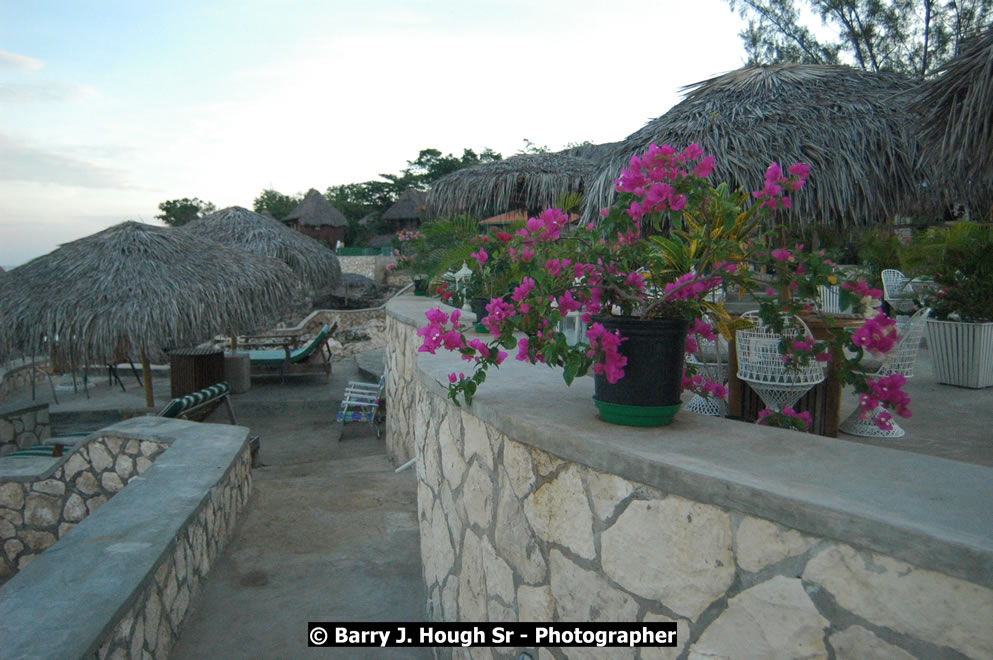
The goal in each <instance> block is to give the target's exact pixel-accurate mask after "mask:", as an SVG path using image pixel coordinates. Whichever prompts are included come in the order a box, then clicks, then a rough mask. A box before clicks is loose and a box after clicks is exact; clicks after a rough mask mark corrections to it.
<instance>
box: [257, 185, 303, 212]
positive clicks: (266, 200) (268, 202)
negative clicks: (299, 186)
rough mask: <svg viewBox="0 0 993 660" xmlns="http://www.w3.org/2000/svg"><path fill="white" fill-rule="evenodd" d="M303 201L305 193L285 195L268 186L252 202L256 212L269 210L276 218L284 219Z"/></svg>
mask: <svg viewBox="0 0 993 660" xmlns="http://www.w3.org/2000/svg"><path fill="white" fill-rule="evenodd" d="M302 201H303V195H292V196H291V195H284V194H283V193H281V192H279V191H278V190H275V189H273V188H266V189H265V190H263V191H262V193H261V194H260V195H259V196H258V197H256V198H255V201H253V202H252V208H253V209H254V210H255V212H256V213H265V212H266V211H268V212H269V214H270V215H272V217H274V218H275V219H276V220H282V219H283V218H285V217H286V216H288V215H289V214H290V213H291V212H292V211H293V209H295V208H296V207H297V205H298V204H300V202H302Z"/></svg>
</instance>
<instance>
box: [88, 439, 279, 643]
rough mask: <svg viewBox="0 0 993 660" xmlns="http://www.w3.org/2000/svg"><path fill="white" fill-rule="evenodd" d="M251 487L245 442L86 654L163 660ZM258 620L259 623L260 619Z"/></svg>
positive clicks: (219, 552)
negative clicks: (114, 621) (109, 629)
mask: <svg viewBox="0 0 993 660" xmlns="http://www.w3.org/2000/svg"><path fill="white" fill-rule="evenodd" d="M251 492H252V473H251V455H250V452H249V449H248V444H247V443H246V444H245V447H244V448H243V449H242V451H241V454H239V456H238V458H237V459H236V460H235V462H234V463H233V465H232V466H231V467H230V468H229V470H228V473H227V475H226V476H225V477H224V478H223V479H221V481H219V482H218V484H217V485H216V486H214V487H213V488H212V489H211V491H210V495H209V496H208V497H207V498H206V499H205V500H204V502H203V504H201V506H200V509H199V511H197V512H196V513H195V514H194V515H193V516H191V518H190V521H189V523H188V524H187V526H186V528H185V529H183V530H182V531H180V533H179V534H178V535H177V537H176V539H175V541H174V544H173V546H172V547H171V548H168V549H166V552H164V553H163V558H162V561H161V563H160V564H159V565H158V567H157V568H156V569H155V579H154V580H148V581H147V582H146V585H145V589H144V590H143V591H142V592H141V593H139V594H137V596H136V600H135V602H134V605H133V606H132V607H131V608H130V609H129V610H128V611H127V612H125V613H124V614H123V615H122V616H121V617H120V619H119V620H118V622H117V625H116V626H115V627H114V628H113V632H112V633H111V634H110V635H109V636H108V637H107V639H105V640H100V642H99V650H98V651H97V653H95V654H94V655H93V656H92V657H94V658H96V659H97V660H105V659H107V658H112V659H113V660H147V659H148V658H153V659H154V660H167V659H168V658H169V651H170V649H171V648H172V646H173V644H175V642H176V640H177V639H179V633H180V629H181V626H182V624H183V621H184V619H185V617H186V614H187V613H188V612H189V608H190V603H191V602H193V601H194V599H195V598H196V596H197V594H198V593H199V592H200V587H201V585H202V584H203V581H204V579H205V578H206V576H207V573H208V571H209V570H210V568H211V567H212V566H213V565H214V562H215V560H216V559H217V557H218V556H219V555H220V554H221V552H222V551H223V550H224V548H225V546H227V543H228V541H230V540H231V537H232V535H233V534H234V531H235V527H236V526H237V523H238V520H239V519H240V515H241V513H242V511H243V510H244V508H245V505H246V504H247V503H248V498H249V495H251ZM260 625H264V622H260Z"/></svg>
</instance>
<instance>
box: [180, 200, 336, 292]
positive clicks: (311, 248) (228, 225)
mask: <svg viewBox="0 0 993 660" xmlns="http://www.w3.org/2000/svg"><path fill="white" fill-rule="evenodd" d="M176 231H180V232H185V233H187V234H189V235H190V236H192V237H204V238H209V239H211V240H214V241H217V242H218V243H223V244H224V245H230V246H233V247H237V248H241V249H243V250H248V251H249V252H253V253H255V254H261V255H265V256H267V257H272V258H274V259H279V260H280V261H282V262H283V263H285V264H286V265H287V266H289V267H290V269H291V270H292V271H293V272H294V273H295V274H296V276H297V278H298V279H299V280H300V282H301V283H302V284H303V285H304V286H307V287H309V288H311V289H314V290H315V291H326V290H329V289H333V288H335V287H336V286H338V282H339V281H340V280H341V266H340V265H339V264H338V257H336V256H335V254H334V252H332V251H331V250H329V249H328V248H326V247H325V246H323V245H321V244H320V243H318V242H317V241H315V240H314V239H312V238H310V237H309V236H307V235H305V234H301V233H300V232H298V231H293V230H292V229H289V228H288V227H287V226H286V225H283V224H281V223H280V222H278V221H277V220H274V219H273V218H271V217H268V218H267V217H266V216H264V215H261V214H259V213H254V212H253V211H249V210H248V209H246V208H242V207H240V206H232V207H229V208H226V209H222V210H220V211H217V212H216V213H211V214H210V215H206V216H204V217H202V218H198V219H196V220H193V221H191V222H189V223H187V224H185V225H183V226H182V227H180V228H179V229H177V230H176Z"/></svg>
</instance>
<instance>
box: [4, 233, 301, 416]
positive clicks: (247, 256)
mask: <svg viewBox="0 0 993 660" xmlns="http://www.w3.org/2000/svg"><path fill="white" fill-rule="evenodd" d="M9 279H10V280H12V281H13V282H14V283H15V285H14V286H10V287H9V288H6V289H5V295H4V297H3V299H2V303H0V304H2V309H0V324H2V326H0V331H2V332H3V333H4V334H6V335H7V336H8V337H9V338H10V340H11V342H12V343H13V344H14V346H16V348H19V349H20V350H22V351H25V352H26V353H28V354H33V355H37V354H45V353H54V352H55V351H54V350H53V349H56V345H57V354H58V358H59V359H60V360H63V361H65V363H66V364H68V365H72V366H75V365H79V364H88V363H89V362H90V361H99V362H100V363H113V362H116V361H118V360H120V359H122V358H123V357H124V356H126V355H127V354H128V353H130V352H132V351H137V352H138V353H140V355H141V361H142V367H143V370H144V384H145V402H146V404H147V405H148V406H149V407H152V406H153V405H154V399H153V397H152V389H151V388H152V379H151V377H150V375H151V374H150V368H149V356H150V355H153V356H158V355H160V354H161V352H162V351H163V350H164V349H166V348H170V347H176V346H189V345H193V344H196V343H199V342H202V341H204V340H207V339H210V338H211V337H213V336H214V335H215V334H217V333H218V332H220V331H222V330H228V329H230V328H239V329H242V330H243V331H246V332H247V331H252V330H256V329H258V328H261V327H264V326H265V325H266V324H268V323H271V322H272V321H274V320H275V319H276V318H277V317H278V315H279V313H280V312H281V311H282V309H283V307H284V306H285V304H286V302H287V301H288V300H289V299H290V296H291V294H292V292H293V290H294V289H295V287H297V286H299V284H298V283H297V281H296V278H295V277H294V275H293V272H292V271H291V270H290V269H289V267H288V266H286V264H284V263H282V262H280V261H277V260H275V259H270V258H268V257H263V256H260V255H255V254H251V253H250V252H246V251H244V250H240V249H237V248H233V247H228V246H225V245H222V244H219V243H215V242H214V241H211V240H208V239H204V238H194V237H193V236H191V235H190V234H189V233H186V232H180V231H176V230H175V229H169V228H163V227H153V226H151V225H145V224H141V223H138V222H124V223H121V224H119V225H115V226H113V227H111V228H109V229H105V230H103V231H101V232H99V233H96V234H93V235H91V236H87V237H85V238H81V239H79V240H77V241H73V242H71V243H65V244H64V245H62V246H60V247H59V248H58V249H56V250H54V251H53V252H50V253H49V254H47V255H45V256H42V257H38V258H37V259H34V260H32V261H29V262H28V263H26V264H24V265H23V266H19V267H18V268H15V269H14V270H12V271H11V272H10V273H9Z"/></svg>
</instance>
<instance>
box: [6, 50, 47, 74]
mask: <svg viewBox="0 0 993 660" xmlns="http://www.w3.org/2000/svg"><path fill="white" fill-rule="evenodd" d="M43 66H45V64H44V62H42V61H41V60H39V59H35V58H33V57H29V56H27V55H18V54H17V53H8V52H7V51H5V50H0V69H31V70H35V69H40V68H41V67H43Z"/></svg>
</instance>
